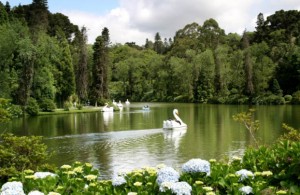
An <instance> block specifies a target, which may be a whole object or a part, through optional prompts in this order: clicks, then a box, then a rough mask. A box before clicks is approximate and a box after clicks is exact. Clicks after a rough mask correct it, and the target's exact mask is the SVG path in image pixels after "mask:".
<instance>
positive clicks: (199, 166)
mask: <svg viewBox="0 0 300 195" xmlns="http://www.w3.org/2000/svg"><path fill="white" fill-rule="evenodd" d="M182 171H183V172H185V173H206V175H210V163H209V162H208V161H206V160H202V159H191V160H189V161H188V162H186V163H185V164H183V165H182Z"/></svg>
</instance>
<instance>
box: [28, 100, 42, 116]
mask: <svg viewBox="0 0 300 195" xmlns="http://www.w3.org/2000/svg"><path fill="white" fill-rule="evenodd" d="M39 110H40V107H39V104H38V103H37V101H36V100H35V99H34V98H29V100H28V103H27V106H26V112H27V113H28V114H29V115H31V116H37V115H38V114H39Z"/></svg>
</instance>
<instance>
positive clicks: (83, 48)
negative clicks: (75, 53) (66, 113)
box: [76, 27, 88, 100]
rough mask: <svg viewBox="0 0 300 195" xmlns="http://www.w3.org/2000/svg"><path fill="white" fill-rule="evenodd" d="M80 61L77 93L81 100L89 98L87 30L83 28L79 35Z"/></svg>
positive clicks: (77, 73) (77, 72)
mask: <svg viewBox="0 0 300 195" xmlns="http://www.w3.org/2000/svg"><path fill="white" fill-rule="evenodd" d="M78 39H79V43H78V44H79V60H78V64H77V70H76V93H77V95H78V97H79V99H80V100H84V99H86V98H87V94H88V53H87V34H86V28H85V27H82V28H81V32H80V33H79V35H78Z"/></svg>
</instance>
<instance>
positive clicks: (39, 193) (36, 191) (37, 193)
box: [28, 190, 45, 195]
mask: <svg viewBox="0 0 300 195" xmlns="http://www.w3.org/2000/svg"><path fill="white" fill-rule="evenodd" d="M28 195H45V194H44V193H43V192H40V191H38V190H35V191H31V192H29V193H28Z"/></svg>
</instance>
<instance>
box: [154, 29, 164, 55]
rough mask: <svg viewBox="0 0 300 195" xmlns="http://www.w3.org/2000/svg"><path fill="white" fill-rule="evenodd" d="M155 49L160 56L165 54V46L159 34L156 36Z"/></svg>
mask: <svg viewBox="0 0 300 195" xmlns="http://www.w3.org/2000/svg"><path fill="white" fill-rule="evenodd" d="M153 47H154V51H156V52H157V53H158V54H162V53H163V52H164V45H163V42H162V40H161V37H160V34H159V33H158V32H157V33H156V34H155V37H154V45H153Z"/></svg>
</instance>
